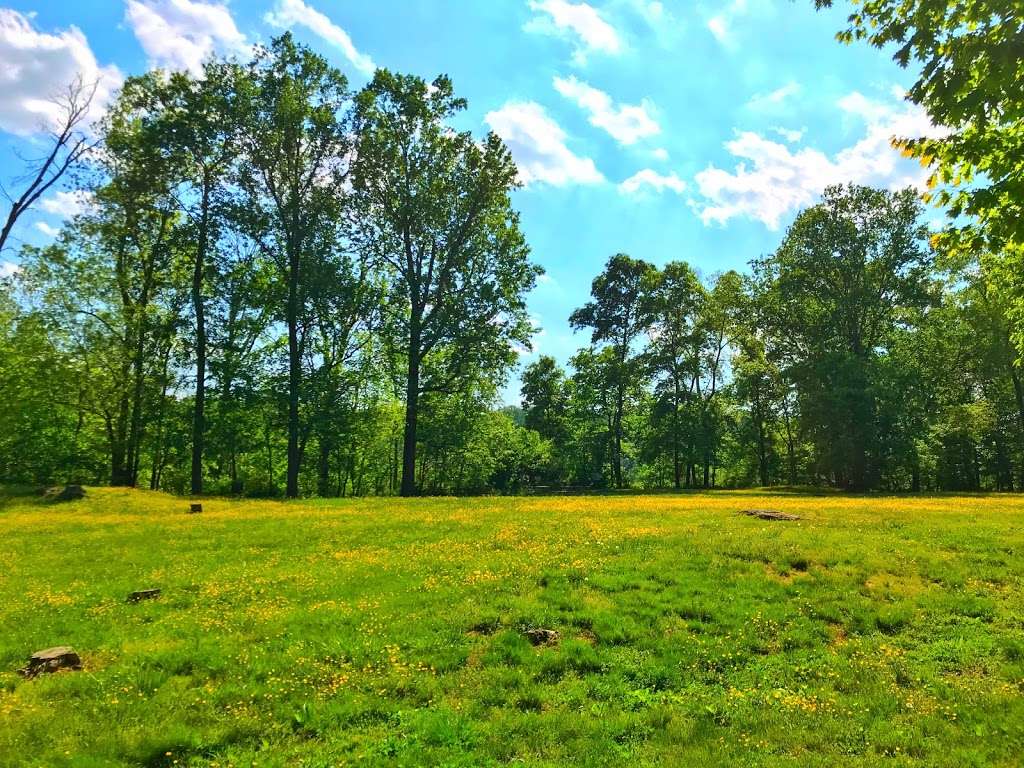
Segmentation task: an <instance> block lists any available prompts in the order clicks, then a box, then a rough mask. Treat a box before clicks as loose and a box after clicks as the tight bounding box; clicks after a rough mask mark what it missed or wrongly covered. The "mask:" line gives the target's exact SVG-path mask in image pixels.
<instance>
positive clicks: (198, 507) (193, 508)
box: [188, 502, 203, 515]
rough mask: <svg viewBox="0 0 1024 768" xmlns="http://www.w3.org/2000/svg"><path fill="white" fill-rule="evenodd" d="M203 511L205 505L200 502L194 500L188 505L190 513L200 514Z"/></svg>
mask: <svg viewBox="0 0 1024 768" xmlns="http://www.w3.org/2000/svg"><path fill="white" fill-rule="evenodd" d="M202 511H203V505H202V504H199V503H197V502H192V503H191V504H189V505H188V513H189V514H190V515H198V514H199V513H200V512H202Z"/></svg>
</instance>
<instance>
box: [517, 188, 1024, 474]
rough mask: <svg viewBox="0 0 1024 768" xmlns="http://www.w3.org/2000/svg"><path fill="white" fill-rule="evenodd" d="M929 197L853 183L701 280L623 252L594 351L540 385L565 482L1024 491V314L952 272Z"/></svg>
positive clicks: (597, 290)
mask: <svg viewBox="0 0 1024 768" xmlns="http://www.w3.org/2000/svg"><path fill="white" fill-rule="evenodd" d="M923 213H924V212H923V210H922V207H921V203H920V202H919V200H918V197H917V194H916V193H915V192H914V191H913V190H911V189H907V190H903V191H900V192H890V191H886V190H879V189H872V188H868V187H862V186H854V185H849V186H837V187H832V188H829V189H827V190H826V191H825V193H824V195H823V199H822V201H821V202H820V203H819V204H817V205H815V206H812V207H810V208H808V209H806V210H805V211H803V212H802V213H800V214H799V215H798V216H797V218H796V221H795V222H794V223H793V225H792V226H791V227H790V228H789V230H788V231H787V233H786V235H785V237H784V238H783V241H782V243H781V244H780V246H779V247H778V249H777V250H776V251H775V252H774V253H772V254H770V255H768V256H765V257H763V258H760V259H756V260H754V261H753V262H752V264H751V269H750V273H749V274H747V275H741V274H739V273H737V272H726V273H724V274H720V275H717V276H714V277H713V278H712V279H710V280H706V281H705V280H701V279H700V278H699V276H698V275H697V273H696V272H695V271H694V269H693V268H692V267H690V266H689V265H688V264H686V263H685V262H682V261H670V262H668V263H667V264H665V265H664V266H663V267H661V268H660V269H659V268H658V267H656V266H654V265H653V264H650V263H648V262H645V261H643V260H639V259H634V258H631V257H630V256H628V255H625V254H618V255H615V256H613V257H612V258H611V259H610V260H609V261H608V263H607V265H606V266H605V268H604V271H603V272H602V273H601V274H600V275H598V277H597V278H596V279H595V280H594V282H593V285H592V290H591V295H592V300H591V301H590V302H588V303H587V304H586V305H584V306H583V307H581V308H580V309H578V310H577V311H575V312H574V313H573V314H572V317H571V322H572V323H573V325H574V326H575V327H577V328H579V329H584V330H589V331H590V334H591V344H590V345H589V346H587V347H586V348H584V349H581V350H580V351H579V352H578V353H577V354H576V355H575V356H574V357H573V358H572V359H571V361H570V365H569V370H568V371H565V370H563V369H562V368H561V367H559V366H558V364H557V363H556V361H555V360H554V359H552V358H550V357H542V358H540V359H539V360H538V361H537V362H535V363H533V364H531V365H530V366H529V367H528V368H527V369H526V371H525V372H524V374H523V408H524V414H525V424H526V426H527V427H529V428H532V429H534V430H536V431H537V432H538V433H539V434H540V435H541V436H542V437H544V438H546V439H548V440H550V441H551V443H552V445H555V446H559V450H556V451H554V452H552V454H551V461H550V463H549V464H547V465H546V466H544V467H543V471H542V472H541V479H542V480H543V481H544V482H548V483H551V484H552V485H555V486H558V485H566V484H568V485H579V486H594V485H596V486H601V487H615V488H623V487H651V488H666V487H673V488H684V487H685V488H694V487H702V488H710V487H716V486H723V485H724V486H730V487H741V486H752V485H760V486H770V485H789V486H792V485H818V486H833V487H839V488H843V489H847V490H859V491H864V490H872V489H885V490H915V491H916V490H922V489H932V490H940V489H941V490H982V489H994V490H1013V489H1015V488H1016V489H1019V488H1021V487H1024V387H1022V383H1021V370H1020V368H1019V365H1018V363H1017V353H1016V350H1015V348H1014V347H1013V345H1012V344H1011V324H1010V320H1009V315H1008V310H1009V307H1010V303H1009V301H1008V298H1007V296H1006V295H1005V294H1002V293H1000V292H999V291H998V290H997V289H996V288H993V287H992V283H991V281H989V280H987V279H986V276H985V274H984V272H983V270H982V269H981V267H980V266H979V265H978V263H977V262H976V261H970V262H967V263H963V264H952V263H944V260H943V259H940V258H938V257H937V256H936V254H935V252H934V251H933V248H932V246H931V241H932V239H933V236H932V234H931V233H930V232H929V230H928V229H927V227H926V226H925V225H924V224H923Z"/></svg>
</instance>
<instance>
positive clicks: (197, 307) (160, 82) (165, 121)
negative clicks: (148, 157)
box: [121, 61, 241, 494]
mask: <svg viewBox="0 0 1024 768" xmlns="http://www.w3.org/2000/svg"><path fill="white" fill-rule="evenodd" d="M240 75H241V72H240V68H239V67H238V66H236V65H233V64H229V63H224V62H217V61H210V62H207V63H206V64H205V65H204V67H203V72H202V74H201V76H200V77H198V78H195V77H192V76H191V75H189V74H188V73H185V72H175V73H171V74H170V75H166V76H165V75H164V74H163V73H151V74H148V75H144V76H142V77H136V78H131V79H129V80H128V81H127V82H126V83H125V85H124V87H123V89H122V96H121V99H122V101H126V102H130V103H132V104H133V106H134V108H135V109H136V110H137V112H138V113H139V114H140V115H141V120H140V121H141V123H142V124H143V126H144V129H145V130H149V131H151V132H152V133H153V134H154V139H153V140H154V141H157V142H159V145H160V146H161V147H162V148H163V150H164V151H165V152H166V153H167V155H168V157H169V159H170V162H171V163H172V165H173V171H172V174H173V181H174V182H175V198H176V200H177V201H178V205H179V208H180V210H181V211H182V213H183V214H184V216H185V219H186V221H185V225H184V228H185V229H187V231H188V238H187V240H186V242H187V244H188V245H187V249H188V250H189V251H191V254H190V255H191V262H192V264H191V269H190V270H189V271H190V272H191V291H190V298H191V302H192V310H193V314H194V317H195V336H194V345H193V346H194V354H195V396H194V398H193V401H192V453H191V462H192V464H191V479H190V485H191V491H192V493H194V494H198V493H202V492H203V452H204V444H205V435H206V383H207V381H206V380H207V347H208V343H207V337H208V332H207V324H206V298H205V293H206V290H207V286H206V283H207V280H208V275H209V273H210V270H211V268H212V266H213V265H212V264H211V256H212V253H213V251H214V250H215V248H216V243H217V241H218V239H219V236H220V233H221V231H222V230H223V229H224V226H225V220H224V219H225V203H226V202H227V198H228V195H229V180H230V171H231V170H232V165H233V163H234V161H235V158H236V156H237V153H238V141H237V132H238V129H237V128H236V118H237V109H236V106H235V104H234V93H235V92H236V91H237V89H238V84H239V81H240Z"/></svg>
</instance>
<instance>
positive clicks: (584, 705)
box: [0, 489, 1024, 768]
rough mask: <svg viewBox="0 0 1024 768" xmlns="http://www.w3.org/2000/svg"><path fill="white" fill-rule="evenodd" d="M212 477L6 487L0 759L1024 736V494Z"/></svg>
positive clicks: (626, 759)
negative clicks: (691, 490)
mask: <svg viewBox="0 0 1024 768" xmlns="http://www.w3.org/2000/svg"><path fill="white" fill-rule="evenodd" d="M204 506H205V509H206V511H204V513H203V514H201V515H188V514H186V513H185V512H186V510H187V508H188V503H187V500H183V499H178V498H174V497H171V496H166V495H163V494H154V493H145V492H138V491H118V490H105V489H90V491H89V495H88V497H87V498H86V499H85V500H84V501H81V502H72V503H68V504H56V505H54V504H47V503H44V502H42V501H41V500H38V499H35V498H29V497H16V496H6V497H0V534H2V536H0V569H2V571H0V573H2V577H0V627H2V631H0V765H5V766H6V765H12V766H13V765H18V766H22V765H25V766H47V768H49V767H50V766H71V765H73V766H83V767H84V766H89V767H90V768H91V767H94V766H122V765H131V766H153V767H155V766H175V765H177V766H189V765H191V766H208V765H209V766H214V765H215V766H229V765H233V766H248V765H260V766H329V765H405V766H414V765H430V766H488V765H504V764H510V763H514V764H516V765H528V766H541V765H545V766H559V765H610V766H621V765H630V766H645V765H660V766H674V765H679V766H705V765H707V766H711V765H715V766H733V765H737V766H738V765H744V766H801V767H802V768H803V767H805V766H835V765H842V766H844V767H845V766H877V765H892V766H929V767H931V766H957V767H960V766H982V765H985V766H989V765H994V766H1019V765H1020V764H1021V755H1022V750H1024V698H1022V694H1024V586H1022V579H1024V499H1022V498H1021V497H1017V496H970V497H950V496H946V497H855V498H851V497H843V496H834V495H823V496H803V495H798V494H790V495H781V494H780V495H775V496H764V495H757V494H753V493H724V492H720V493H714V494H691V495H681V496H672V495H657V496H608V497H588V498H529V499H507V498H485V499H424V500H416V501H409V502H406V501H398V500H394V499H378V500H357V501H330V502H323V501H308V502H296V503H290V504H284V503H277V502H246V501H242V502H235V501H227V500H206V501H205V502H204ZM747 507H759V508H760V507H771V508H777V509H781V510H783V511H788V512H795V513H796V514H799V515H801V516H802V517H803V519H802V520H800V521H799V522H791V523H785V522H764V521H759V520H756V519H753V518H748V517H741V516H738V515H736V514H735V512H736V511H737V510H739V509H743V508H747ZM148 587H160V588H162V589H163V596H162V597H161V598H160V599H159V600H155V601H149V602H143V603H138V604H127V603H126V602H125V597H126V596H127V594H128V593H129V592H131V591H133V590H136V589H143V588H148ZM536 627H542V628H550V629H554V630H557V631H558V632H559V633H560V634H561V639H560V641H559V642H557V643H554V644H551V645H547V646H539V647H534V646H532V645H531V644H530V643H529V642H528V641H527V640H526V638H525V637H524V634H523V633H524V631H525V630H527V629H529V628H536ZM62 644H70V645H73V646H74V647H75V648H76V650H78V652H79V653H80V654H81V656H82V658H83V662H84V666H85V669H84V670H83V671H81V672H66V673H60V674H55V675H49V676H45V677H40V678H37V679H34V680H23V679H21V678H20V677H19V676H17V675H16V674H15V670H16V669H17V668H18V667H20V666H22V665H23V663H24V662H25V660H26V658H27V656H28V655H29V654H30V653H31V652H32V651H35V650H39V649H41V648H45V647H49V646H53V645H62Z"/></svg>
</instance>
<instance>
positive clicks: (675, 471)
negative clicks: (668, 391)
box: [672, 380, 682, 491]
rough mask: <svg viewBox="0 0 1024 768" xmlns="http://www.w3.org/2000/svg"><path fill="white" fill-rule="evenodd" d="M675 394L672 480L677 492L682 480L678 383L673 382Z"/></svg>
mask: <svg viewBox="0 0 1024 768" xmlns="http://www.w3.org/2000/svg"><path fill="white" fill-rule="evenodd" d="M673 386H674V387H675V393H674V396H673V399H672V480H673V483H674V485H675V489H676V490H677V491H678V490H679V488H680V483H681V482H682V478H681V477H680V475H681V474H682V466H681V465H680V460H679V381H678V380H673Z"/></svg>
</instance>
